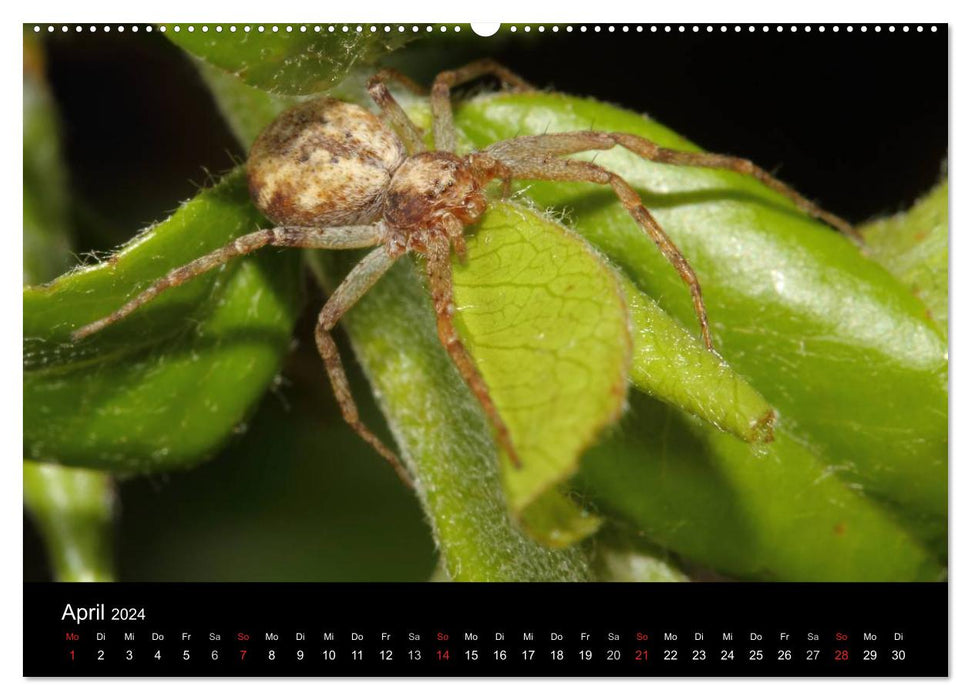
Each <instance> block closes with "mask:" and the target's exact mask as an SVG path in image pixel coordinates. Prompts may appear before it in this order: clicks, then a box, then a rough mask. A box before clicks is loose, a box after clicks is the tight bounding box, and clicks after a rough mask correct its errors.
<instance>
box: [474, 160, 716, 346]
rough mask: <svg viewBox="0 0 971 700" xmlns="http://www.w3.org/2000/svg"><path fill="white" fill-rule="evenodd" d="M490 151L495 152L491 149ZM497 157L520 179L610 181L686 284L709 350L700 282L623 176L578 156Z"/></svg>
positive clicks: (709, 343) (642, 227)
mask: <svg viewBox="0 0 971 700" xmlns="http://www.w3.org/2000/svg"><path fill="white" fill-rule="evenodd" d="M507 143H508V142H507ZM492 155H497V154H495V153H493V154H492ZM500 160H501V161H502V163H503V164H504V165H506V167H508V168H509V170H510V171H511V174H512V177H514V178H518V179H522V180H556V181H562V182H592V183H596V184H599V185H610V187H612V188H613V190H614V192H615V193H616V194H617V198H618V199H620V203H621V204H623V205H624V208H626V209H627V211H628V212H629V213H630V215H631V216H632V217H633V218H634V220H635V221H636V222H637V224H638V225H639V226H640V227H641V230H643V231H644V233H646V234H647V235H648V236H650V237H651V239H652V240H653V241H654V243H655V244H656V245H657V247H658V248H659V249H660V251H661V252H662V253H663V254H664V257H666V258H667V259H668V262H670V263H671V265H672V267H674V269H675V270H677V272H678V274H679V275H680V276H681V279H682V280H683V281H684V283H685V284H686V285H687V286H688V289H689V290H690V292H691V300H692V303H693V304H694V308H695V315H696V316H697V317H698V323H699V325H700V326H701V337H702V339H703V340H704V341H705V347H707V348H708V349H709V350H713V349H714V346H713V345H712V342H711V331H710V329H709V327H708V313H707V311H706V310H705V302H704V300H703V299H702V296H701V285H700V284H699V283H698V277H697V275H695V271H694V269H692V267H691V265H690V264H689V263H688V261H687V260H686V259H685V257H684V255H682V254H681V251H680V250H678V247H677V246H676V245H675V244H674V241H672V240H671V239H670V238H669V237H668V235H667V234H666V233H665V232H664V229H662V228H661V225H660V224H659V223H658V222H657V221H656V220H655V219H654V217H653V216H651V214H650V212H649V211H647V208H646V207H645V206H644V203H643V202H641V198H640V196H638V194H637V192H636V191H635V190H634V188H633V187H631V186H630V184H628V182H627V181H626V180H624V179H623V178H622V177H620V175H617V174H616V173H613V172H611V171H610V170H607V169H606V168H603V167H601V166H599V165H596V164H594V163H589V162H587V161H582V160H561V159H560V158H557V157H555V156H551V155H543V156H540V155H527V156H525V157H516V156H512V155H510V154H509V152H506V153H505V155H504V157H501V158H500Z"/></svg>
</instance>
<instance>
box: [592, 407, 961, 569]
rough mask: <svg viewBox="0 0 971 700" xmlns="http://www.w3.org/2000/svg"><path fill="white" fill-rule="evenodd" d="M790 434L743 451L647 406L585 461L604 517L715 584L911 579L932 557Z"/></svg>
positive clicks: (693, 422) (732, 441)
mask: <svg viewBox="0 0 971 700" xmlns="http://www.w3.org/2000/svg"><path fill="white" fill-rule="evenodd" d="M838 474H839V465H835V464H828V463H825V462H822V461H820V460H819V459H818V458H816V457H815V456H814V455H813V454H812V453H811V452H810V451H809V450H807V449H806V448H805V447H804V446H803V445H802V444H800V443H799V442H798V441H797V440H795V439H793V438H792V437H791V436H790V435H789V434H788V433H787V432H785V431H782V430H780V431H778V432H777V433H776V440H775V441H774V442H773V443H772V444H771V445H758V446H752V445H747V444H745V443H744V442H741V441H739V440H737V439H736V438H734V437H732V436H730V435H726V434H725V433H723V432H720V431H718V430H716V429H713V428H711V427H709V426H706V425H704V424H702V423H701V422H700V421H698V420H697V419H695V418H691V417H688V416H686V415H685V414H683V413H681V412H679V411H677V410H676V409H672V408H670V407H666V406H663V405H662V404H659V403H657V402H656V401H654V400H652V399H649V398H647V397H645V396H642V395H641V396H638V395H635V396H633V397H632V402H631V412H630V413H629V414H628V416H627V418H626V419H625V421H624V426H623V429H622V431H619V432H618V434H616V435H614V436H613V437H612V439H610V440H608V441H607V442H605V443H603V444H601V445H599V446H597V447H595V448H594V449H593V450H591V452H590V453H588V454H587V455H586V457H585V458H584V468H583V470H582V472H581V481H582V486H583V488H584V490H585V491H587V492H588V493H589V494H590V495H591V497H592V498H593V501H594V503H596V504H597V505H599V506H600V508H601V509H602V511H603V515H604V516H610V517H611V518H612V519H616V520H620V521H622V522H627V523H629V524H630V525H631V526H633V527H635V528H636V529H637V530H638V532H640V533H642V534H643V536H645V537H646V538H648V539H649V540H650V541H652V542H655V543H657V544H659V545H660V546H662V547H664V548H666V549H669V550H672V551H675V552H677V553H678V554H679V555H681V556H682V557H684V558H686V559H688V560H690V561H692V562H694V563H695V564H700V565H702V566H705V567H708V568H711V569H714V570H716V571H718V572H720V573H722V574H727V575H730V576H734V577H738V578H743V579H760V580H784V581H915V580H936V579H939V578H940V577H941V576H942V567H941V564H940V563H939V562H938V560H937V558H936V557H935V556H934V555H933V554H931V553H930V552H929V551H928V549H927V548H926V547H925V546H924V545H923V544H922V543H921V542H919V541H918V540H917V538H916V537H915V536H914V535H913V534H912V533H910V532H908V530H907V529H905V528H904V527H902V526H901V525H900V523H898V522H897V521H896V519H895V518H894V517H893V515H892V514H891V513H889V512H888V511H887V510H886V509H884V508H883V507H881V506H880V505H879V504H878V503H875V502H874V501H873V500H871V499H869V498H867V495H866V493H865V492H861V491H860V490H859V489H858V488H854V487H853V486H852V485H850V484H847V483H845V482H844V481H843V480H841V479H840V478H838Z"/></svg>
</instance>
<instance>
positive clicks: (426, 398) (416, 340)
mask: <svg viewBox="0 0 971 700" xmlns="http://www.w3.org/2000/svg"><path fill="white" fill-rule="evenodd" d="M338 257H339V258H340V259H341V260H342V261H343V264H341V265H339V266H337V272H336V274H332V273H331V271H330V270H326V271H324V268H328V267H330V263H332V262H333V261H334V259H335V258H338ZM311 259H312V260H313V262H314V264H315V267H316V268H317V271H318V274H320V275H322V276H324V277H326V278H327V279H328V280H329V281H330V282H331V284H332V283H333V282H334V281H336V280H339V279H340V277H342V276H343V275H344V274H346V272H347V270H348V269H349V267H350V262H353V261H352V260H348V256H347V255H340V256H334V255H330V254H324V255H320V254H314V255H312V256H311ZM343 325H344V328H345V329H346V330H347V332H348V334H349V335H350V338H351V342H352V344H353V346H354V350H355V354H356V356H357V358H358V360H359V361H360V362H361V365H362V367H363V369H364V371H365V374H366V375H367V376H368V378H369V380H370V382H371V385H372V386H373V387H374V390H375V394H376V396H377V398H378V402H379V404H380V405H381V407H382V409H383V411H384V414H385V416H386V417H387V419H388V424H389V426H390V427H391V430H392V432H393V433H394V436H395V438H396V441H397V444H398V447H399V449H400V451H401V453H402V455H403V457H404V458H405V460H406V461H407V462H408V464H409V465H411V466H412V468H413V469H414V470H415V472H416V474H417V477H418V485H417V489H418V495H419V497H420V498H421V500H422V503H423V506H424V508H425V512H426V513H427V514H428V517H429V522H430V524H431V527H432V530H433V532H434V535H435V540H436V542H437V543H438V546H439V549H440V550H441V554H442V560H443V563H444V567H445V574H446V575H447V577H448V578H449V579H450V580H454V581H541V580H543V581H577V580H585V579H586V578H588V577H589V569H588V564H587V561H586V557H585V556H584V552H583V551H582V549H581V548H580V547H578V546H572V547H565V548H560V549H551V548H548V547H544V546H542V545H540V544H539V543H537V542H536V541H534V540H533V539H532V538H530V537H529V536H527V535H526V534H524V533H523V532H522V531H520V529H519V528H517V527H516V526H515V525H514V524H513V522H512V518H511V516H510V513H509V509H508V507H507V505H506V501H505V496H504V493H503V489H502V484H501V483H500V478H499V459H498V455H497V453H496V446H495V443H494V441H493V438H492V432H491V430H490V427H489V425H488V424H487V423H486V420H485V417H484V415H483V413H482V410H481V408H480V407H479V404H478V403H477V401H476V400H475V398H474V397H473V396H472V394H471V392H469V390H468V389H467V388H466V386H465V384H464V382H463V381H462V379H461V377H459V375H458V371H457V370H456V369H455V366H454V365H453V364H452V362H451V360H450V359H449V357H448V355H447V354H446V353H445V351H444V350H443V348H442V346H441V343H440V342H439V340H438V335H437V333H436V331H435V318H434V313H433V311H432V307H431V302H430V299H429V296H428V293H427V291H425V289H424V288H423V286H422V283H421V281H420V276H419V274H418V271H417V269H416V268H415V265H414V262H413V261H412V259H411V258H408V257H406V258H403V259H402V260H400V261H399V262H398V263H397V264H396V265H395V266H394V267H393V268H392V269H391V271H390V272H389V273H388V274H386V275H385V276H384V277H383V278H382V279H381V280H380V281H379V282H378V283H377V284H376V285H375V286H374V288H373V289H371V290H370V291H369V292H368V293H367V294H366V295H365V296H364V297H363V298H362V299H361V301H360V302H358V304H357V305H356V306H355V307H354V308H353V309H352V310H351V312H350V313H348V314H347V315H346V316H345V318H344V321H343Z"/></svg>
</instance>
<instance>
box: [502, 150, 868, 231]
mask: <svg viewBox="0 0 971 700" xmlns="http://www.w3.org/2000/svg"><path fill="white" fill-rule="evenodd" d="M615 146H622V147H623V148H626V149H627V150H629V151H631V152H632V153H636V154H637V155H639V156H641V157H642V158H646V159H647V160H651V161H654V162H657V163H665V164H667V165H678V166H688V167H696V168H713V169H716V170H730V171H733V172H736V173H741V174H743V175H749V176H751V177H754V178H755V179H757V180H758V181H759V182H761V183H762V184H764V185H766V186H767V187H769V188H770V189H772V190H774V191H776V192H778V193H779V194H781V195H783V196H784V197H787V198H788V199H789V200H791V201H792V202H793V203H794V204H795V205H796V206H797V207H799V209H801V210H802V211H804V212H805V213H807V214H809V215H810V216H812V217H814V218H816V219H819V220H821V221H824V222H826V223H827V224H829V225H830V226H832V227H833V228H835V229H836V230H837V231H840V232H841V233H842V234H844V235H845V236H847V237H849V238H852V239H854V240H856V241H860V242H862V240H863V238H862V237H861V236H860V234H859V232H858V231H857V230H856V229H855V228H854V227H853V225H852V224H850V223H849V222H847V221H846V220H844V219H841V218H840V217H838V216H836V215H835V214H831V213H830V212H828V211H826V210H825V209H822V208H821V207H819V206H817V205H816V204H814V203H813V202H811V201H810V200H808V199H806V198H805V197H803V196H802V195H801V194H799V192H797V191H796V190H794V189H793V188H792V187H789V185H787V184H785V183H784V182H782V181H781V180H779V179H777V178H775V177H773V176H772V175H770V174H769V173H768V172H766V171H765V170H763V169H762V168H760V167H759V166H757V165H755V164H754V163H752V161H750V160H746V159H745V158H736V157H734V156H725V155H719V154H717V153H691V152H687V151H677V150H674V149H671V148H663V147H662V146H659V145H657V144H656V143H654V142H653V141H649V140H648V139H645V138H643V137H641V136H636V135H634V134H626V133H622V132H605V131H569V132H566V133H562V134H540V135H536V136H517V137H515V138H512V139H508V140H506V141H498V142H496V143H494V144H492V145H491V146H489V147H487V148H486V149H485V152H487V153H490V154H491V155H493V156H495V157H496V158H498V159H499V160H503V159H504V158H508V157H511V158H517V159H520V160H522V159H524V158H527V157H541V156H547V155H558V156H568V155H572V154H574V153H580V152H582V151H592V150H608V149H611V148H613V147H615Z"/></svg>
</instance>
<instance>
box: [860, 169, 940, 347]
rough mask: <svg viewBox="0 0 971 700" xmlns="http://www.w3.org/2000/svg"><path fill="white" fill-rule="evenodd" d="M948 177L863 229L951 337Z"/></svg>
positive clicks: (879, 255) (875, 250) (881, 258)
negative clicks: (913, 201)
mask: <svg viewBox="0 0 971 700" xmlns="http://www.w3.org/2000/svg"><path fill="white" fill-rule="evenodd" d="M947 214H948V210H947V180H943V181H941V183H940V184H939V185H938V186H937V187H935V188H934V189H933V190H931V191H930V192H929V193H928V194H927V195H926V196H924V197H922V198H921V199H920V201H918V202H917V203H916V204H914V206H913V207H911V208H910V209H908V210H907V211H905V212H901V213H899V214H896V215H895V216H889V217H887V218H884V219H877V220H875V221H871V222H870V223H868V224H866V225H865V226H863V227H861V228H860V232H861V233H862V234H863V237H864V238H865V239H866V242H867V247H868V248H869V250H870V252H871V253H872V255H873V257H874V258H875V259H876V260H878V261H879V262H880V263H882V264H883V265H884V266H885V267H886V268H887V269H888V270H890V272H892V273H893V274H894V275H895V276H896V277H897V279H899V280H900V281H901V282H903V283H904V285H906V286H907V287H909V288H910V290H911V291H912V292H913V293H914V294H915V295H916V296H917V298H918V299H920V300H921V301H923V302H924V304H926V305H927V310H928V311H929V312H930V316H931V318H932V319H934V321H936V322H937V325H938V328H940V330H941V333H943V334H944V337H945V338H946V337H947V220H948V219H947Z"/></svg>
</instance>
